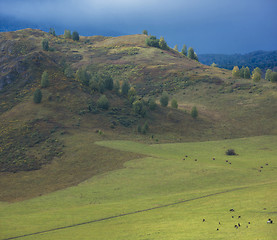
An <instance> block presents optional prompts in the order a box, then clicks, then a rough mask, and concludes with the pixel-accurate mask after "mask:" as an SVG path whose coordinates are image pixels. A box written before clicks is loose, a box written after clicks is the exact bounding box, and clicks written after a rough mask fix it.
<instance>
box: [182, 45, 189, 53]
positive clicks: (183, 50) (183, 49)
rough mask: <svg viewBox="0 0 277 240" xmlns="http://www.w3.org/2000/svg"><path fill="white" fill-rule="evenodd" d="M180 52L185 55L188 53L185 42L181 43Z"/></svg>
mask: <svg viewBox="0 0 277 240" xmlns="http://www.w3.org/2000/svg"><path fill="white" fill-rule="evenodd" d="M181 53H182V54H183V55H185V56H187V55H188V50H187V46H186V44H184V45H183V48H182V51H181Z"/></svg>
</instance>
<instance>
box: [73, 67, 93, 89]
mask: <svg viewBox="0 0 277 240" xmlns="http://www.w3.org/2000/svg"><path fill="white" fill-rule="evenodd" d="M76 78H77V80H78V81H80V82H81V83H83V84H84V85H86V86H88V85H89V79H90V76H89V74H88V73H87V71H86V70H85V69H83V68H80V69H78V71H77V72H76Z"/></svg>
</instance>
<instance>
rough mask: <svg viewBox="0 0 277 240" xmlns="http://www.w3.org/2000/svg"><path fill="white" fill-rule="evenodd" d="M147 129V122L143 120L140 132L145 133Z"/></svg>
mask: <svg viewBox="0 0 277 240" xmlns="http://www.w3.org/2000/svg"><path fill="white" fill-rule="evenodd" d="M148 130H149V126H148V123H147V122H145V123H144V125H143V127H142V133H143V134H146V133H147V132H148Z"/></svg>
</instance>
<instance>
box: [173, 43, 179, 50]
mask: <svg viewBox="0 0 277 240" xmlns="http://www.w3.org/2000/svg"><path fill="white" fill-rule="evenodd" d="M173 49H174V50H175V51H177V52H179V49H178V45H177V44H176V45H175V46H174V48H173Z"/></svg>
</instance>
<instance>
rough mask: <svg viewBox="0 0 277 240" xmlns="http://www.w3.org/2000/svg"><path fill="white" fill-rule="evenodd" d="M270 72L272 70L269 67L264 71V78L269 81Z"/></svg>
mask: <svg viewBox="0 0 277 240" xmlns="http://www.w3.org/2000/svg"><path fill="white" fill-rule="evenodd" d="M271 74H272V70H271V69H267V70H266V73H265V80H267V81H271Z"/></svg>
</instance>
